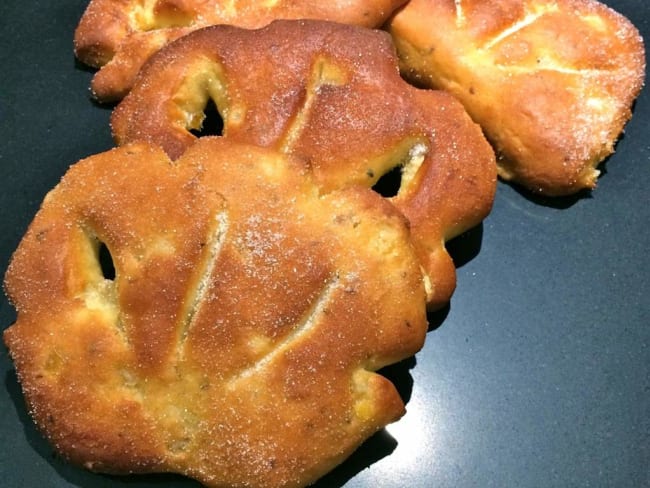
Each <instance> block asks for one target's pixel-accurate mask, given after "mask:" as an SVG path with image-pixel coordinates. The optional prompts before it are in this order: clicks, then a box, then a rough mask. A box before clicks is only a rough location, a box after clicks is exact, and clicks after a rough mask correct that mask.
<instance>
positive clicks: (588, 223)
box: [0, 0, 650, 488]
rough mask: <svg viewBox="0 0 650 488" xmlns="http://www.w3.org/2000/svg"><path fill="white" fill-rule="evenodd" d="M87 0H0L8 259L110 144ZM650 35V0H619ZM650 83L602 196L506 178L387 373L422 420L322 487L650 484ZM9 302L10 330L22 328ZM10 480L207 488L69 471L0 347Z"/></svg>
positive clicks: (3, 245)
mask: <svg viewBox="0 0 650 488" xmlns="http://www.w3.org/2000/svg"><path fill="white" fill-rule="evenodd" d="M86 3H87V2H86V0H56V1H42V0H35V1H33V2H18V1H15V0H10V1H8V2H7V1H6V2H2V3H1V4H0V25H1V30H0V32H1V33H2V47H1V48H0V142H1V144H0V164H1V165H2V166H1V168H2V179H1V181H0V185H1V191H0V225H1V226H2V227H1V228H0V263H1V266H2V268H1V270H0V271H2V273H3V274H4V270H5V269H6V265H7V263H8V261H9V258H10V255H11V253H12V252H13V250H14V249H15V248H16V246H17V245H18V242H19V240H20V238H21V237H22V235H23V233H24V231H25V229H26V227H27V225H28V223H29V222H30V221H31V219H32V217H33V215H34V213H35V212H36V210H37V208H38V206H39V205H40V202H41V200H42V198H43V196H44V195H45V193H46V192H47V191H48V190H50V189H51V188H52V187H53V186H54V185H55V184H56V183H57V181H58V180H59V178H60V177H61V175H62V174H63V173H64V172H65V170H66V169H67V167H68V166H69V165H70V164H72V163H74V162H76V161H77V160H79V159H80V158H82V157H85V156H89V155H91V154H95V153H98V152H101V151H103V150H106V149H108V148H110V147H111V146H112V141H111V138H110V133H109V127H108V119H109V115H110V110H109V108H106V107H101V106H98V105H95V104H93V103H92V102H91V100H90V98H89V93H88V85H89V81H90V78H91V76H92V71H90V70H87V69H85V68H84V67H83V66H80V65H78V64H77V63H75V59H74V57H73V54H72V35H73V31H74V28H75V26H76V23H77V21H78V19H79V17H80V16H81V14H82V12H83V9H84V8H85V5H86ZM608 3H609V5H610V6H612V7H613V8H615V9H617V10H618V11H620V12H622V13H624V14H625V15H627V16H628V17H629V18H630V19H631V20H632V21H633V22H634V23H635V25H636V26H637V27H638V28H639V29H640V30H641V31H642V33H643V34H644V36H645V37H646V38H648V36H650V25H649V24H650V7H648V5H649V4H648V3H647V2H645V1H641V0H618V1H615V0H610V1H609V2H608ZM649 129H650V92H649V91H648V90H647V89H646V90H644V91H643V93H642V94H641V96H640V98H639V99H638V101H637V103H636V107H635V115H634V118H633V119H632V121H631V122H630V123H629V124H628V126H627V128H626V132H625V137H624V138H623V139H622V140H621V141H620V142H619V144H618V147H617V151H616V154H615V155H614V156H612V157H611V158H610V159H609V160H608V161H607V162H606V164H605V165H604V166H603V169H605V171H604V173H605V174H604V176H602V177H601V179H600V182H599V186H598V189H597V190H596V191H595V192H593V193H592V194H590V195H581V196H580V197H578V198H569V199H560V200H533V199H531V198H529V197H528V196H526V195H525V194H522V193H519V192H518V191H517V190H515V189H514V188H512V187H511V186H509V185H505V184H503V183H499V187H498V192H497V197H496V202H495V205H494V210H493V212H492V214H491V215H490V216H489V218H488V219H487V220H486V221H485V222H484V224H483V225H482V226H481V227H479V228H477V229H474V230H473V231H471V232H469V233H467V234H466V235H464V236H462V237H460V238H458V239H456V241H454V242H453V243H452V246H451V247H452V250H453V253H454V256H455V258H456V259H457V262H458V264H459V266H460V267H459V271H458V289H457V291H456V294H455V295H454V297H453V299H452V301H451V304H450V307H449V308H448V309H447V310H444V311H442V312H440V313H438V314H436V315H435V316H431V324H432V326H431V331H430V332H429V334H428V336H427V343H426V346H425V347H424V349H423V351H422V352H421V353H420V354H418V356H417V358H416V359H415V360H412V361H408V362H406V363H404V364H401V365H399V366H397V367H393V368H390V370H388V371H387V372H386V373H387V375H389V376H390V377H391V378H392V379H394V380H395V381H396V383H397V384H398V385H399V388H400V390H401V392H402V393H403V395H404V396H405V398H407V399H408V405H407V408H408V413H407V415H406V416H405V417H404V418H403V419H402V420H401V421H400V422H398V423H397V424H394V425H392V426H389V427H388V429H387V430H386V431H385V432H382V433H380V434H378V435H376V436H375V437H373V438H372V439H370V440H369V441H368V442H367V443H366V444H364V445H363V446H362V447H361V448H360V449H359V450H358V451H357V452H356V453H355V454H354V455H353V456H352V458H351V459H350V460H348V461H347V462H346V463H345V464H343V465H342V466H341V467H340V468H338V469H337V470H335V471H334V472H333V473H331V474H330V475H328V476H327V477H326V478H324V479H323V480H322V481H321V482H320V483H319V484H318V486H319V487H321V488H323V487H340V486H345V487H346V488H360V487H369V488H370V487H372V488H376V487H386V488H397V487H458V488H464V487H481V488H484V487H491V486H492V487H648V486H650V260H649V259H648V252H650V200H649V198H648V195H649V193H648V190H647V188H648V184H649V182H650V130H649ZM14 317H15V315H14V311H13V309H12V307H11V306H10V305H9V304H8V303H7V301H6V299H2V300H1V301H0V324H1V325H0V327H1V328H4V327H6V326H8V325H9V324H10V323H11V322H12V321H13V320H14ZM0 378H1V379H2V385H1V387H0V412H1V413H2V415H0V446H2V447H1V448H0V485H2V486H7V487H12V488H13V487H30V488H31V487H73V486H74V487H83V488H90V487H102V486H106V487H114V486H130V487H132V488H136V487H138V488H140V487H154V486H155V487H161V486H170V485H171V486H179V487H180V486H187V487H190V486H198V485H197V484H196V483H195V482H193V481H190V480H186V479H183V478H181V477H177V476H170V475H156V476H143V477H127V478H120V477H112V476H102V475H95V474H91V473H88V472H85V471H84V470H82V469H78V468H75V467H72V466H69V465H66V464H65V463H63V462H62V461H61V460H60V459H58V458H57V457H56V456H55V455H54V454H53V453H52V450H51V449H50V448H49V447H48V445H47V444H46V443H45V442H44V441H43V440H42V438H41V437H40V436H39V434H38V433H37V432H36V430H35V428H34V426H33V424H32V422H31V421H30V419H29V417H28V415H27V413H26V410H25V406H24V403H23V399H22V395H21V392H20V387H19V385H18V383H17V380H16V375H15V372H14V370H13V367H12V364H11V361H10V359H9V358H8V356H7V351H6V349H5V348H4V346H0Z"/></svg>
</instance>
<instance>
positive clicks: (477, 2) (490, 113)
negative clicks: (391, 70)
mask: <svg viewBox="0 0 650 488" xmlns="http://www.w3.org/2000/svg"><path fill="white" fill-rule="evenodd" d="M389 30H390V32H391V34H392V35H393V37H394V39H395V42H396V45H397V48H398V52H399V55H400V58H401V65H402V69H403V72H404V74H405V75H406V76H407V77H408V78H409V79H411V80H413V81H414V82H415V83H417V84H421V85H425V86H431V87H436V88H442V89H445V90H448V91H449V92H451V93H453V94H454V95H455V96H456V97H457V98H458V99H459V100H461V101H462V102H463V104H464V105H465V108H466V109H467V111H468V112H469V113H470V115H471V116H472V117H473V118H474V120H476V121H477V122H478V123H479V124H480V125H481V126H482V127H483V129H484V130H485V132H486V134H487V136H488V138H489V139H490V140H491V142H492V143H493V145H494V147H495V149H496V150H497V153H498V161H497V162H498V165H499V173H500V175H501V176H502V177H503V178H504V179H506V180H512V181H515V182H517V183H519V184H521V185H524V186H525V187H527V188H529V189H530V190H532V191H533V192H536V193H541V194H546V195H566V194H572V193H575V192H578V191H579V190H582V189H585V188H593V187H594V186H595V185H596V180H597V177H598V174H599V173H598V171H597V169H596V166H598V164H599V163H600V162H601V161H602V160H603V159H604V158H605V157H606V156H608V155H609V154H610V153H611V152H612V151H613V150H614V143H615V141H616V140H617V138H618V137H619V135H620V133H621V131H622V130H623V127H624V124H625V123H626V122H627V120H628V119H629V117H630V116H631V106H632V103H633V101H634V99H635V98H636V96H637V95H638V93H639V91H640V89H641V87H642V84H643V79H644V73H645V52H644V46H643V41H642V39H641V37H640V35H639V33H638V31H637V30H636V29H635V28H634V26H633V25H632V24H631V23H630V22H629V21H628V20H627V19H626V18H624V17H623V16H621V15H620V14H618V13H616V12H614V11H613V10H611V9H609V8H608V7H606V6H605V5H603V4H601V3H598V2H596V1H593V0H557V1H552V2H551V1H541V0H498V1H494V0H489V1H488V0H462V1H455V2H454V1H452V0H413V1H411V2H409V3H408V4H407V5H406V6H405V7H404V8H403V9H402V10H400V11H399V12H398V13H397V14H396V15H395V17H394V18H393V19H392V20H391V22H390V25H389Z"/></svg>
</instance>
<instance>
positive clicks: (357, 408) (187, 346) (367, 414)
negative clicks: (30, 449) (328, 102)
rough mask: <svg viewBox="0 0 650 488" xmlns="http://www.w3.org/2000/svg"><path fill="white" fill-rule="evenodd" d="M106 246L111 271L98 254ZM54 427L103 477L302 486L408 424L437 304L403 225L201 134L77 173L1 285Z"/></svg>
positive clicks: (54, 437) (62, 447)
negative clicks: (415, 364)
mask: <svg viewBox="0 0 650 488" xmlns="http://www.w3.org/2000/svg"><path fill="white" fill-rule="evenodd" d="M101 243H103V244H104V245H105V246H107V248H108V250H109V251H110V254H111V257H112V260H113V263H114V267H115V276H114V277H112V276H110V275H108V276H106V275H107V273H106V271H104V270H103V268H102V266H101V264H100V261H99V257H98V255H99V248H100V244H101ZM5 286H6V290H7V292H8V294H9V296H10V299H11V300H12V302H13V303H14V304H15V306H16V309H17V312H18V319H17V322H16V324H14V325H13V326H11V327H10V328H8V329H7V330H6V331H5V333H4V340H5V342H6V344H7V346H8V347H9V350H10V352H11V355H12V358H13V359H14V361H15V364H16V368H17V372H18V375H19V378H20V381H21V384H22V386H23V389H24V392H25V396H26V399H27V402H28V405H29V408H30V412H31V414H32V415H33V417H34V419H35V421H36V423H37V424H38V426H39V428H40V429H41V430H42V431H43V432H44V433H45V435H46V436H47V437H48V439H49V440H50V441H51V442H52V443H53V445H54V446H55V448H56V449H57V451H58V452H60V453H61V454H62V455H63V456H64V457H65V458H67V459H70V460H72V461H74V462H76V463H79V464H82V465H84V466H86V467H87V468H89V469H92V470H97V471H102V472H114V473H131V472H158V471H171V472H178V473H182V474H185V475H188V476H191V477H194V478H196V479H198V480H200V481H201V482H203V483H204V484H206V485H208V486H215V487H217V486H255V487H280V486H282V487H298V486H304V485H306V484H308V483H310V482H312V481H314V480H315V479H317V478H318V477H320V476H321V475H323V474H324V473H325V472H327V471H328V470H330V469H331V468H332V467H334V466H335V465H336V464H338V463H339V462H341V461H342V460H343V459H344V458H345V457H346V456H348V455H349V454H350V453H351V452H352V450H354V449H355V448H356V447H357V446H358V445H359V444H360V443H361V442H362V441H363V440H364V439H366V438H367V437H369V436H370V435H371V434H372V433H374V432H375V431H376V430H378V429H380V428H382V427H383V426H384V425H386V424H387V423H389V422H392V421H394V420H396V419H397V418H399V417H400V416H401V415H402V414H403V411H404V405H403V403H402V400H401V399H400V397H399V395H398V393H397V391H396V390H395V388H394V387H393V385H392V384H391V383H390V382H389V381H388V380H386V379H385V378H383V377H381V376H379V375H377V374H375V373H373V372H372V371H374V370H376V369H378V368H380V367H383V366H384V365H387V364H390V363H393V362H396V361H399V360H401V359H403V358H405V357H408V356H411V355H412V354H414V353H415V352H416V351H417V350H419V348H420V347H421V346H422V343H423V341H424V336H425V333H426V327H427V323H426V313H425V293H424V289H423V286H422V278H421V273H420V269H419V263H418V261H417V258H416V257H415V255H414V251H413V249H412V245H411V243H410V239H409V233H408V229H407V226H406V223H405V221H404V218H403V216H402V215H401V214H400V213H399V212H398V211H396V210H395V208H394V207H393V206H392V205H391V204H389V203H388V202H386V201H385V200H384V199H382V198H381V197H380V196H378V195H377V194H375V193H374V192H372V191H369V190H368V189H364V188H361V187H351V188H347V189H343V190H340V191H338V190H337V191H333V192H330V193H327V194H321V193H319V189H318V187H317V186H316V184H315V183H314V181H313V179H312V178H311V176H310V173H309V170H308V168H307V167H306V166H305V165H304V164H303V163H302V162H300V161H299V160H294V159H291V158H288V157H286V156H284V155H281V154H279V153H277V152H275V151H272V150H268V149H262V148H258V147H254V146H245V145H240V144H235V143H233V142H230V141H228V140H226V139H224V138H203V139H202V140H201V141H200V142H198V143H197V144H195V145H194V146H193V147H192V148H190V149H189V151H188V152H187V153H186V154H185V155H184V156H182V157H181V158H180V159H178V160H177V161H176V162H174V163H172V162H171V161H170V160H169V159H167V157H166V155H165V154H164V153H162V151H161V150H159V149H157V148H155V147H154V146H150V145H148V144H146V143H138V144H132V145H127V146H123V147H120V148H118V149H115V150H112V151H109V152H107V153H103V154H99V155H96V156H92V157H90V158H88V159H86V160H83V161H81V162H79V163H78V164H76V165H74V166H73V167H72V168H71V169H70V170H69V171H68V173H67V174H66V175H65V176H64V178H63V179H62V181H61V183H60V184H59V185H58V186H57V187H56V188H55V189H54V190H53V191H52V192H50V194H49V195H48V196H47V197H46V199H45V201H44V203H43V205H42V207H41V210H40V211H39V212H38V214H37V216H36V217H35V219H34V221H33V222H32V224H31V225H30V227H29V230H28V232H27V234H26V235H25V237H24V239H23V240H22V242H21V243H20V246H19V248H18V250H17V251H16V253H15V255H14V257H13V259H12V261H11V265H10V267H9V270H8V273H7V275H6V281H5Z"/></svg>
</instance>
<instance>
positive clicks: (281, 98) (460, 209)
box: [111, 20, 496, 308]
mask: <svg viewBox="0 0 650 488" xmlns="http://www.w3.org/2000/svg"><path fill="white" fill-rule="evenodd" d="M251 66H254V69H251ZM209 99H212V100H214V102H215V104H216V106H217V108H218V110H219V112H220V113H221V116H222V118H223V122H224V129H223V137H225V138H229V139H235V140H238V141H243V142H246V143H251V144H256V145H260V146H269V147H274V148H276V149H278V150H279V151H282V152H285V153H289V154H293V155H295V156H299V157H301V158H302V159H304V160H306V161H308V162H309V163H310V165H311V166H312V168H313V169H314V172H315V175H316V178H317V180H318V182H319V185H320V186H321V187H322V188H323V189H325V190H330V189H333V188H343V187H346V186H350V185H357V184H359V185H362V186H366V187H371V186H373V185H375V184H376V183H377V181H378V180H379V179H380V178H381V177H382V175H385V174H387V173H389V172H390V171H391V169H393V168H396V167H401V173H402V176H401V186H400V189H399V192H398V193H397V194H396V195H395V196H393V197H392V198H391V201H392V202H393V203H394V204H395V205H396V206H397V207H398V208H399V209H400V210H401V211H402V212H403V213H404V214H405V215H406V217H407V218H408V220H409V224H410V227H411V233H412V235H413V239H414V242H415V245H416V249H417V250H418V254H419V256H420V258H421V260H422V263H423V267H424V268H425V271H426V275H427V280H428V281H429V283H430V286H429V302H430V304H431V307H432V308H437V307H439V306H441V305H443V304H445V303H446V302H447V301H448V300H449V297H450V296H451V294H452V292H453V290H454V285H455V268H454V265H453V263H452V261H451V258H450V257H449V255H448V254H447V252H446V251H445V248H444V243H445V241H447V240H449V239H451V238H452V237H454V236H456V235H458V234H460V233H462V232H463V231H465V230H467V229H469V228H470V227H473V226H475V225H477V224H478V223H479V222H480V221H481V220H482V219H483V218H484V217H485V216H486V215H487V213H488V212H489V210H490V208H491V205H492V200H493V197H494V191H495V186H496V168H495V162H494V153H493V151H492V149H491V148H490V146H489V144H488V143H487V141H486V140H485V138H484V136H483V134H482V132H481V130H480V128H479V127H478V126H477V125H476V124H475V123H474V122H472V121H471V119H470V118H469V116H468V115H467V113H466V112H465V110H464V109H463V107H462V105H461V104H460V103H459V102H457V101H456V100H455V99H454V98H453V97H452V96H450V95H449V94H447V93H443V92H440V91H433V90H419V89H417V88H414V87H413V86H411V85H409V84H408V83H406V82H405V81H404V80H403V79H402V78H401V77H400V76H399V70H398V65H397V58H396V56H395V52H394V47H393V45H392V42H391V40H390V37H389V35H388V34H386V33H385V32H380V31H374V30H370V29H364V28H360V27H355V26H349V25H341V24H336V23H331V22H325V21H315V20H313V21H276V22H273V23H271V24H270V25H268V26H265V27H263V28H260V29H256V30H247V29H242V28H237V27H232V26H212V27H207V28H204V29H201V30H197V31H195V32H192V33H191V34H188V35H187V36H185V37H183V38H181V39H179V40H177V41H175V42H173V43H171V44H169V45H167V46H166V47H165V48H164V49H162V50H161V51H159V52H158V53H157V54H156V55H155V56H154V57H152V58H151V60H150V61H149V62H148V63H147V64H146V65H145V66H144V67H143V70H142V71H141V73H140V74H139V76H138V79H137V81H136V83H135V85H134V87H133V90H132V91H131V93H130V94H129V95H128V96H127V97H126V98H125V99H124V100H123V101H122V102H121V103H120V104H119V105H118V106H117V108H116V109H115V111H114V112H113V115H112V119H111V122H112V128H113V133H114V135H115V139H116V141H117V142H118V143H119V144H123V143H126V142H132V141H136V140H148V141H151V142H154V143H156V144H159V145H160V146H161V147H163V148H164V149H165V151H166V152H167V153H168V154H169V155H170V156H171V157H172V158H175V157H177V156H178V155H180V154H182V153H183V151H185V149H186V148H187V147H190V146H191V144H193V143H194V141H196V137H195V136H194V135H193V134H192V132H191V130H192V129H198V128H200V126H201V124H202V121H203V118H204V108H205V106H206V104H207V103H208V100H209Z"/></svg>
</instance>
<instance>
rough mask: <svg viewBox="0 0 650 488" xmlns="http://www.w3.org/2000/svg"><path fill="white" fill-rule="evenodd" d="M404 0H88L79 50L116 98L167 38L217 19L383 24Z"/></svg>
mask: <svg viewBox="0 0 650 488" xmlns="http://www.w3.org/2000/svg"><path fill="white" fill-rule="evenodd" d="M403 4H404V0H373V1H368V0H351V1H350V0H348V1H328V2H323V1H300V2H296V1H290V0H270V1H254V0H90V3H89V5H88V7H87V9H86V11H85V12H84V14H83V16H82V17H81V20H80V21H79V25H78V26H77V29H76V31H75V36H74V49H75V54H76V56H77V57H78V58H79V60H81V61H82V62H84V63H86V64H88V65H90V66H94V67H97V68H100V70H99V71H98V72H97V73H96V75H95V76H94V78H93V80H92V84H91V88H92V91H93V94H94V95H95V97H96V98H97V99H98V100H100V101H103V102H108V101H115V100H119V99H120V98H122V97H123V96H124V95H126V93H128V91H129V89H130V88H131V84H132V83H133V79H134V78H135V76H136V74H137V73H138V70H139V69H140V67H141V66H142V64H143V63H144V62H145V61H146V60H147V59H148V58H149V56H151V55H152V54H153V53H155V52H156V51H157V50H158V49H160V48H161V47H163V46H164V45H165V44H167V43H168V42H170V41H172V40H174V39H177V38H178V37H181V36H183V35H186V34H188V33H189V32H192V31H193V30H196V29H199V28H201V27H205V26H208V25H216V24H229V25H238V26H241V27H247V28H254V27H261V26H263V25H266V24H268V23H269V22H271V21H272V20H275V19H302V18H310V19H324V20H331V21H336V22H342V23H347V24H354V25H360V26H365V27H379V26H381V25H382V24H383V23H384V22H385V21H386V19H387V18H388V17H389V15H390V14H391V13H392V12H393V11H394V10H395V9H396V8H397V7H399V6H400V5H403Z"/></svg>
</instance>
